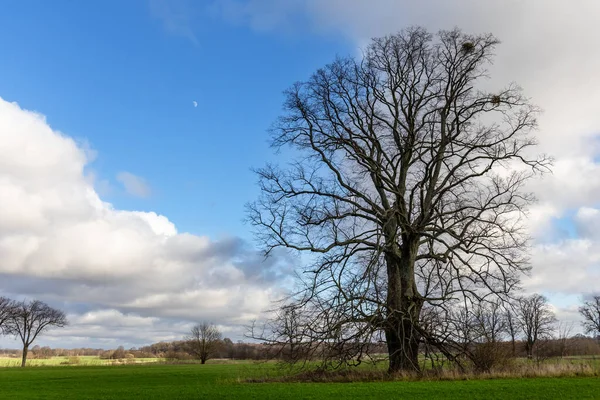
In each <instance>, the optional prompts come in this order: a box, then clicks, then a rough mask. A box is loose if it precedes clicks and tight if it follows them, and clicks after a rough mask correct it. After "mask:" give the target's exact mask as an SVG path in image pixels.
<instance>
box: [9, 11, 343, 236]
mask: <svg viewBox="0 0 600 400" xmlns="http://www.w3.org/2000/svg"><path fill="white" fill-rule="evenodd" d="M195 4H197V5H198V4H200V6H193V8H192V5H191V4H190V3H181V2H180V3H177V2H172V3H167V2H164V3H161V2H148V1H139V0H138V1H102V2H91V1H79V2H78V1H53V2H48V1H42V0H39V1H28V0H25V1H13V2H6V3H5V4H4V5H3V12H2V13H1V14H0V49H1V50H2V54H4V56H3V62H2V63H1V64H0V74H1V76H2V79H1V80H0V94H1V96H2V97H3V98H4V99H6V100H9V101H16V102H18V103H19V104H20V105H21V106H22V107H24V108H27V109H32V110H36V111H38V112H40V113H42V114H44V115H46V116H47V119H48V122H49V124H50V125H51V126H52V128H53V129H55V130H59V131H61V132H64V133H66V134H68V135H69V136H72V137H75V138H80V139H82V140H86V141H87V142H88V143H89V145H90V146H91V148H92V149H93V150H95V151H96V152H97V158H96V160H95V161H94V162H93V163H92V164H91V165H89V166H88V169H89V170H90V171H93V172H94V174H95V175H96V179H97V182H102V181H105V180H107V181H108V182H109V183H110V187H109V188H108V190H106V189H107V188H106V182H102V185H96V186H97V188H98V190H99V191H100V193H101V194H102V197H103V199H105V200H107V201H109V202H111V203H113V204H114V205H115V207H117V208H121V209H135V210H148V211H150V210H152V211H155V212H157V213H160V214H164V215H167V216H168V217H169V219H170V220H171V221H172V222H174V223H175V224H176V225H177V227H178V229H179V230H181V231H188V232H192V233H201V234H209V235H215V236H219V235H224V234H235V235H241V236H247V231H248V228H247V227H246V226H244V224H243V223H242V222H241V220H242V218H243V217H244V215H243V205H244V203H246V202H247V201H250V200H252V199H253V198H255V197H256V194H257V188H256V185H255V178H254V177H253V174H252V172H251V171H250V168H251V167H258V166H261V165H262V164H264V162H265V161H266V160H269V159H272V158H273V153H272V151H271V149H270V148H269V147H268V143H267V129H268V127H269V125H270V124H271V122H272V121H273V120H274V119H275V118H276V116H277V115H278V113H279V111H280V109H281V101H282V91H283V90H284V89H285V88H287V87H288V86H289V85H291V84H292V83H293V82H295V81H297V80H301V79H304V78H306V77H307V76H309V74H310V73H312V72H313V71H314V70H315V69H316V68H318V67H319V66H321V65H323V64H324V63H326V62H328V61H330V60H331V59H332V57H333V56H334V55H335V54H336V53H341V54H346V53H348V52H349V51H350V50H351V46H349V43H348V41H347V40H343V39H341V38H338V39H337V40H336V38H335V37H328V38H325V37H322V36H315V35H295V34H283V35H273V34H267V33H264V32H263V33H261V32H256V31H254V30H252V29H250V28H249V27H245V26H236V25H235V24H232V23H229V22H227V21H224V20H223V19H222V18H220V17H219V16H218V15H215V12H214V10H213V8H212V7H211V6H210V4H209V2H204V3H202V2H196V3H195ZM177 7H179V8H180V9H181V8H182V7H184V8H183V9H182V10H184V11H185V14H186V19H187V18H189V21H190V24H193V26H190V28H189V29H190V32H191V35H193V36H190V35H186V34H184V35H182V34H180V33H178V32H177V31H173V29H171V28H169V25H168V23H169V22H168V20H169V18H172V17H171V14H172V13H176V12H180V11H177V10H178V9H177ZM171 9H173V10H171ZM184 11H181V12H184ZM183 23H185V24H187V22H185V21H184V22H183ZM185 29H187V28H185ZM193 101H196V102H197V104H198V106H197V107H194V106H193V103H192V102H193ZM120 171H128V172H130V173H133V174H135V175H137V176H140V177H142V178H143V179H145V180H146V182H147V183H148V185H149V186H150V189H151V195H150V196H148V197H147V198H137V197H135V196H130V195H127V194H126V193H124V192H123V190H122V188H120V187H119V183H118V182H117V181H116V180H115V177H116V176H117V174H118V173H119V172H120Z"/></svg>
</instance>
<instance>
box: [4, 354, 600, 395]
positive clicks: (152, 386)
mask: <svg viewBox="0 0 600 400" xmlns="http://www.w3.org/2000/svg"><path fill="white" fill-rule="evenodd" d="M277 371H278V368H277V366H276V365H274V364H258V365H256V364H250V363H248V364H207V365H198V364H182V365H177V364H176V365H166V364H155V365H151V364H149V365H122V366H111V367H105V366H74V367H70V368H56V367H49V366H40V367H36V368H25V369H21V368H4V369H0V388H1V397H2V398H13V399H62V400H66V399H163V398H164V399H203V398H225V399H242V398H243V399H275V398H277V399H285V398H290V399H292V398H293V399H321V398H323V399H325V398H335V397H339V398H394V399H396V398H407V399H409V398H410V399H412V398H418V399H440V398H444V399H464V398H469V399H537V398H544V399H554V398H561V399H594V398H600V378H598V377H588V378H577V377H575V378H533V379H488V380H462V381H417V382H407V381H397V382H367V383H245V380H246V378H249V377H256V378H258V377H262V376H265V375H273V374H277V373H278V372H277Z"/></svg>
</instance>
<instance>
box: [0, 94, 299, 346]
mask: <svg viewBox="0 0 600 400" xmlns="http://www.w3.org/2000/svg"><path fill="white" fill-rule="evenodd" d="M88 162H89V158H88V156H87V153H86V151H85V150H84V149H82V148H81V147H79V146H78V145H77V143H76V142H75V141H74V140H73V139H71V138H69V137H68V136H65V135H63V134H60V133H58V132H56V131H54V130H52V129H51V128H50V127H49V126H48V124H47V123H46V121H45V118H44V117H43V116H42V115H40V114H38V113H34V112H30V111H27V110H23V109H21V108H20V107H19V106H18V105H17V104H15V103H9V102H6V101H4V100H2V99H0V260H2V262H1V263H0V293H1V294H3V295H8V296H21V297H23V296H24V297H30V298H39V299H42V300H45V301H48V302H50V303H51V304H55V305H58V306H60V307H62V308H64V309H66V311H67V312H68V313H69V315H70V319H71V322H72V323H71V325H70V327H69V328H68V329H66V330H63V331H62V333H61V332H58V331H57V332H56V333H55V335H60V336H56V337H55V340H61V339H58V338H59V337H62V338H63V339H64V338H65V335H67V336H68V338H67V339H64V340H67V341H70V340H71V339H72V340H76V341H77V340H79V341H85V340H84V339H82V338H85V337H88V338H90V339H89V340H88V342H90V341H91V343H92V344H93V343H104V342H102V340H104V339H102V338H105V339H106V338H108V339H111V338H113V339H114V340H121V341H125V340H126V339H127V340H129V342H127V343H133V342H135V343H139V342H152V341H154V340H159V339H161V338H167V337H168V338H171V337H172V336H173V335H176V336H177V335H179V336H178V337H180V336H181V333H182V331H185V329H187V327H188V325H186V324H189V323H191V322H192V321H197V320H203V319H209V320H211V321H213V322H215V323H218V324H220V325H222V326H224V327H226V328H227V329H234V330H235V329H237V330H236V331H235V332H236V334H238V335H239V333H240V328H239V327H240V325H241V324H245V323H247V322H248V321H249V320H251V319H253V318H256V317H257V316H258V315H259V313H260V312H261V311H262V310H264V309H265V308H268V307H269V305H270V302H271V301H272V300H273V299H275V298H276V297H277V296H279V292H278V289H277V288H276V287H278V284H280V283H281V282H282V281H285V279H286V277H287V276H288V275H289V272H290V266H291V265H292V264H293V262H294V260H293V259H290V258H289V257H287V256H286V255H285V254H283V253H282V254H281V255H279V256H275V257H273V258H270V259H267V260H264V259H263V257H262V256H261V255H260V254H258V253H257V252H256V250H254V249H253V248H252V247H251V246H249V245H248V244H247V243H245V242H244V241H243V240H241V239H239V238H235V237H226V238H222V239H220V240H217V241H214V240H211V239H209V238H208V237H205V236H196V235H192V234H189V233H183V232H178V230H177V228H176V227H175V225H174V224H173V223H172V222H171V221H169V220H168V218H166V217H165V216H162V215H158V214H156V213H153V212H138V211H124V210H118V209H115V208H114V207H113V206H112V205H111V204H109V203H107V202H104V201H103V200H102V199H101V198H100V197H99V196H98V194H97V192H96V191H95V190H94V187H93V185H92V183H90V180H89V179H88V178H87V177H86V176H85V175H84V168H85V167H86V165H87V163H88ZM90 327H92V328H90ZM113 328H114V329H113ZM114 331H119V332H120V333H119V334H118V335H117V334H114V333H111V332H114ZM115 335H117V336H115ZM77 338H79V339H77ZM108 339H107V340H108ZM64 340H63V342H64ZM111 340H112V339H111Z"/></svg>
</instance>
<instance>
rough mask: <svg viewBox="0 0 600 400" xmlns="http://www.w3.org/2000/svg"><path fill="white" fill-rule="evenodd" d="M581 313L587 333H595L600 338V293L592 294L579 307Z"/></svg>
mask: <svg viewBox="0 0 600 400" xmlns="http://www.w3.org/2000/svg"><path fill="white" fill-rule="evenodd" d="M579 313H580V314H581V316H582V317H583V322H582V325H583V329H585V333H588V334H592V335H595V336H596V337H597V338H598V339H599V340H600V295H595V296H592V297H591V298H590V299H589V300H586V301H584V302H583V305H582V306H581V307H579Z"/></svg>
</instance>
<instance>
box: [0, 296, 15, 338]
mask: <svg viewBox="0 0 600 400" xmlns="http://www.w3.org/2000/svg"><path fill="white" fill-rule="evenodd" d="M14 310H15V302H14V300H11V299H9V298H8V297H0V333H4V332H5V330H6V329H7V327H8V324H7V323H8V322H9V321H10V319H11V317H12V316H13V313H14Z"/></svg>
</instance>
